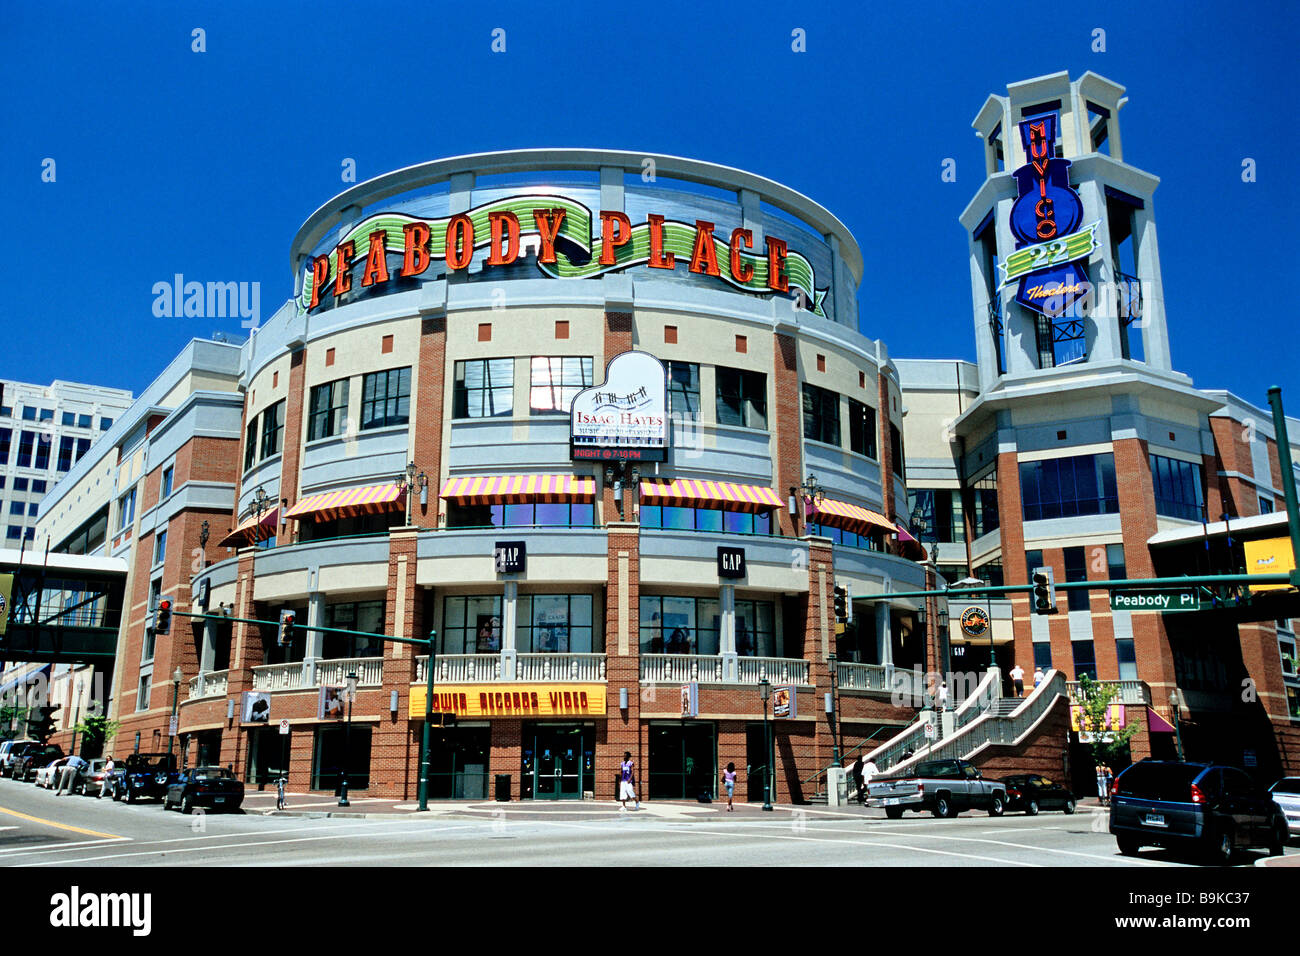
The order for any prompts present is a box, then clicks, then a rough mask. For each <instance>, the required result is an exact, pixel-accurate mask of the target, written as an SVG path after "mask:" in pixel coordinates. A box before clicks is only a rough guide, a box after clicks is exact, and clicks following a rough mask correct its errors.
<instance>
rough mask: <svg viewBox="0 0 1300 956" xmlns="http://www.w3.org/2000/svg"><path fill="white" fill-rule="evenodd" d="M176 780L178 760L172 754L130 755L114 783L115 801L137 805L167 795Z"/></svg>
mask: <svg viewBox="0 0 1300 956" xmlns="http://www.w3.org/2000/svg"><path fill="white" fill-rule="evenodd" d="M175 778H176V758H175V757H174V756H172V755H171V754H166V753H160V754H130V755H128V756H127V758H126V761H125V762H124V765H123V768H122V772H121V773H120V774H118V775H117V778H116V779H115V780H114V781H113V799H114V800H125V801H126V802H127V803H135V802H136V801H137V800H148V799H153V798H155V797H165V796H166V795H167V785H168V784H169V783H171V782H172V781H173V780H174V779H175Z"/></svg>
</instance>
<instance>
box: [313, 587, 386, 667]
mask: <svg viewBox="0 0 1300 956" xmlns="http://www.w3.org/2000/svg"><path fill="white" fill-rule="evenodd" d="M325 626H326V627H337V628H339V629H341V630H344V631H364V632H365V633H367V634H374V635H375V637H373V638H368V637H353V636H351V635H348V634H330V633H328V632H325V634H324V636H323V637H322V639H321V654H322V656H323V657H324V658H325V659H326V660H338V659H341V658H345V657H347V658H353V657H382V656H383V655H384V643H383V633H384V602H383V601H358V602H354V603H348V604H328V605H326V607H325Z"/></svg>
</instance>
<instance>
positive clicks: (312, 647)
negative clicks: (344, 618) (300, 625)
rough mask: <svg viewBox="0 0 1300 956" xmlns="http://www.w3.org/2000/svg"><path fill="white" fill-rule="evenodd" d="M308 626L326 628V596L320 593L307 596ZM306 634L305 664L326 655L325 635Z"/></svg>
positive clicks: (318, 632)
mask: <svg viewBox="0 0 1300 956" xmlns="http://www.w3.org/2000/svg"><path fill="white" fill-rule="evenodd" d="M307 626H308V627H324V626H325V595H324V594H323V593H321V592H320V591H312V592H310V593H309V594H308V595H307ZM306 634H307V649H306V654H305V655H304V663H305V662H306V661H308V660H316V659H319V658H320V657H321V656H322V654H323V653H324V647H325V635H324V634H322V633H321V632H320V631H307V632H306Z"/></svg>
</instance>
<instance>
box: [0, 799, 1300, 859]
mask: <svg viewBox="0 0 1300 956" xmlns="http://www.w3.org/2000/svg"><path fill="white" fill-rule="evenodd" d="M723 810H724V808H723V807H722V806H721V805H718V804H713V805H709V806H699V805H692V804H662V803H660V804H654V805H651V804H646V805H644V807H643V809H642V810H641V811H640V812H633V811H628V812H622V811H621V810H620V809H619V808H618V807H617V806H614V805H593V804H590V803H587V804H579V805H573V804H570V805H556V804H550V805H545V806H541V805H537V804H524V803H511V804H477V805H466V804H457V805H443V806H438V805H435V808H434V809H433V811H432V812H431V813H430V814H428V815H423V814H422V815H420V816H418V817H412V816H410V815H396V814H393V815H389V816H386V817H384V818H380V819H374V818H372V819H352V820H349V819H338V818H331V819H316V818H307V817H296V816H261V815H256V814H203V815H196V816H194V817H186V816H182V815H181V814H179V813H176V812H164V811H163V810H162V808H161V806H160V805H158V804H156V803H146V804H141V805H136V806H128V805H126V804H122V803H113V802H112V801H109V800H107V799H105V800H96V799H93V798H88V797H80V796H63V797H56V796H55V795H54V794H53V792H51V791H46V790H37V789H36V788H35V787H33V786H32V785H30V784H22V783H15V782H13V781H11V780H0V865H3V866H15V867H75V868H81V867H92V866H114V867H121V866H144V867H156V866H204V865H210V866H286V867H287V866H350V865H361V866H429V865H439V866H493V865H512V866H517V865H533V866H538V865H540V866H547V865H553V866H611V865H619V866H696V867H698V866H721V865H727V866H733V867H734V866H765V865H818V866H909V867H911V866H921V867H938V866H1009V867H1024V868H1028V867H1045V866H1046V867H1052V866H1124V867H1144V868H1157V867H1165V868H1168V867H1182V866H1186V865H1189V864H1188V863H1187V861H1186V860H1184V859H1181V858H1179V857H1177V856H1175V855H1173V854H1170V853H1167V852H1165V851H1162V850H1157V849H1147V850H1143V851H1142V853H1141V855H1140V856H1139V857H1137V858H1135V859H1133V858H1127V857H1122V856H1120V855H1119V853H1118V852H1117V851H1116V848H1115V840H1114V838H1113V837H1111V836H1110V834H1109V833H1108V832H1106V816H1105V813H1104V812H1100V811H1097V812H1089V811H1085V810H1082V809H1081V810H1080V812H1079V813H1077V814H1075V815H1073V816H1066V815H1064V814H1061V813H1043V814H1040V815H1039V816H1037V817H1027V816H1024V815H1022V814H1009V815H1007V816H1004V817H1000V818H992V817H989V816H988V815H987V814H985V813H982V812H968V813H964V814H963V815H962V816H960V817H958V818H956V819H953V820H936V819H933V818H932V817H929V816H917V815H912V814H909V815H908V816H907V817H905V818H904V819H902V820H898V821H894V820H887V819H885V817H884V815H883V813H882V812H881V811H874V810H866V811H863V810H861V809H859V808H857V807H852V808H848V809H845V810H829V809H827V808H824V807H805V808H793V809H791V808H778V810H777V811H776V812H775V813H762V812H760V811H758V809H757V808H756V807H752V806H750V807H743V808H741V807H738V808H737V812H736V813H734V814H728V813H725V812H723ZM1287 852H1288V854H1295V853H1298V852H1300V849H1298V848H1297V847H1296V846H1292V847H1289V848H1288V851H1287ZM1261 855H1262V854H1260V853H1255V852H1243V853H1239V854H1238V855H1237V860H1236V862H1237V865H1249V864H1251V863H1253V862H1254V861H1255V860H1257V859H1259V858H1260V857H1261Z"/></svg>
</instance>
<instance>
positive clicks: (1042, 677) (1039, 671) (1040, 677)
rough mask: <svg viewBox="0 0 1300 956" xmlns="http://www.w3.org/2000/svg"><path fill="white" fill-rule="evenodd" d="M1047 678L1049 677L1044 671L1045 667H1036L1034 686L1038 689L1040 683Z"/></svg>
mask: <svg viewBox="0 0 1300 956" xmlns="http://www.w3.org/2000/svg"><path fill="white" fill-rule="evenodd" d="M1046 678H1047V675H1046V674H1044V673H1043V669H1042V668H1041V667H1035V668H1034V688H1035V689H1037V687H1038V685H1039V684H1041V683H1042V682H1043V681H1044V680H1046Z"/></svg>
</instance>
